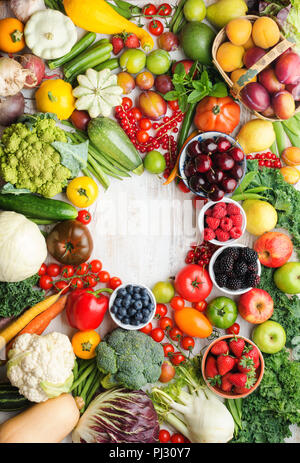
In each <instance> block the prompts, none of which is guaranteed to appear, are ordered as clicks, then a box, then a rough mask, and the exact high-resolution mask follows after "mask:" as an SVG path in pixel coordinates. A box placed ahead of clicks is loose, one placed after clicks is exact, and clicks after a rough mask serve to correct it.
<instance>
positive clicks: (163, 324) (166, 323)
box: [159, 317, 174, 330]
mask: <svg viewBox="0 0 300 463" xmlns="http://www.w3.org/2000/svg"><path fill="white" fill-rule="evenodd" d="M173 325H174V323H173V320H172V319H171V318H169V317H163V318H161V319H160V320H159V327H160V328H161V329H162V330H168V329H170V328H173Z"/></svg>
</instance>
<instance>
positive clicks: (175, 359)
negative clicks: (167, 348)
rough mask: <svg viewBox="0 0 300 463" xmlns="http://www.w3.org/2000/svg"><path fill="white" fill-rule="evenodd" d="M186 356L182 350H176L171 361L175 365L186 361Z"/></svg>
mask: <svg viewBox="0 0 300 463" xmlns="http://www.w3.org/2000/svg"><path fill="white" fill-rule="evenodd" d="M185 360H186V358H185V356H184V355H183V354H182V353H181V352H175V353H174V354H173V355H172V357H171V362H172V364H173V365H180V364H181V363H183V362H185Z"/></svg>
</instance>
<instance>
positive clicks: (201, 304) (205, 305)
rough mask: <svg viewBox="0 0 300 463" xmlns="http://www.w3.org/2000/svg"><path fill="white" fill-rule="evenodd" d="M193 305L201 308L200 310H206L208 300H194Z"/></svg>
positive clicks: (195, 307)
mask: <svg viewBox="0 0 300 463" xmlns="http://www.w3.org/2000/svg"><path fill="white" fill-rule="evenodd" d="M193 307H194V309H196V310H199V312H204V311H205V310H206V307H207V302H206V301H199V302H194V303H193Z"/></svg>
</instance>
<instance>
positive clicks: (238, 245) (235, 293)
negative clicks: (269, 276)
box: [208, 243, 261, 296]
mask: <svg viewBox="0 0 300 463" xmlns="http://www.w3.org/2000/svg"><path fill="white" fill-rule="evenodd" d="M248 247H249V246H247V245H246V244H241V243H236V244H233V245H231V244H229V245H228V246H222V247H221V248H220V249H218V250H217V251H216V252H214V253H213V255H212V257H211V259H210V262H209V266H208V272H209V276H210V278H211V280H212V282H213V284H214V286H216V288H218V289H219V290H220V291H222V292H223V293H225V294H229V295H231V296H239V295H240V294H244V293H247V292H248V291H250V290H251V289H253V287H252V286H251V287H249V288H243V289H237V290H235V291H234V290H230V289H227V288H221V286H219V285H218V284H217V282H216V279H215V272H214V270H213V266H214V263H215V261H216V259H217V257H218V256H219V255H220V254H221V253H222V252H223V251H224V250H225V249H226V248H248ZM257 267H258V269H257V274H258V275H259V276H260V275H261V264H260V261H259V259H257Z"/></svg>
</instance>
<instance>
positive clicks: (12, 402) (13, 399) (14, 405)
mask: <svg viewBox="0 0 300 463" xmlns="http://www.w3.org/2000/svg"><path fill="white" fill-rule="evenodd" d="M29 405H30V402H29V400H27V399H26V398H25V397H24V396H23V395H21V394H20V393H19V391H18V389H17V388H16V387H13V386H12V385H11V384H10V383H0V412H15V411H17V410H23V409H24V408H27V407H29Z"/></svg>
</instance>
